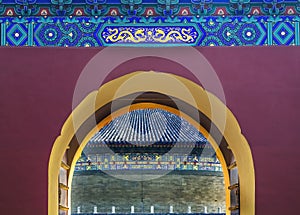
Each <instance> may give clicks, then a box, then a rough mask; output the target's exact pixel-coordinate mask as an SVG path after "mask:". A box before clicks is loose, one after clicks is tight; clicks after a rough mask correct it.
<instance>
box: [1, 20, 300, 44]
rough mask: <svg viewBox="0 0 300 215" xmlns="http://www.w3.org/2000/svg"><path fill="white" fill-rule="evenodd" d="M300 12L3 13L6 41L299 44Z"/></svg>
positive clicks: (13, 42) (39, 42) (32, 42)
mask: <svg viewBox="0 0 300 215" xmlns="http://www.w3.org/2000/svg"><path fill="white" fill-rule="evenodd" d="M299 20H300V17H299V16H285V15H282V16H178V17H173V18H172V17H170V16H168V17H137V16H130V17H112V16H110V17H101V16H88V17H87V16H85V17H83V16H65V17H49V16H42V17H41V16H37V17H35V16H29V17H26V16H20V17H0V25H1V32H0V34H1V46H42V47H71V46H73V47H78V46H82V47H98V46H264V45H285V46H290V45H299V35H300V32H299Z"/></svg>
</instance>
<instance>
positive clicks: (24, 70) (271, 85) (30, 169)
mask: <svg viewBox="0 0 300 215" xmlns="http://www.w3.org/2000/svg"><path fill="white" fill-rule="evenodd" d="M197 49H198V51H199V52H200V53H202V54H203V55H204V56H205V57H206V58H207V60H208V61H209V62H210V64H211V65H212V67H213V68H214V70H215V71H216V73H217V74H218V76H219V79H220V81H221V83H222V86H223V89H224V92H225V96H226V103H227V105H228V107H229V108H230V109H231V110H232V112H233V113H234V115H235V116H236V117H237V119H238V121H239V123H240V126H241V129H242V132H243V133H244V135H245V137H246V138H247V140H248V142H249V144H250V146H251V149H252V153H253V159H254V165H255V175H256V214H257V215H269V214H270V215H281V214H290V215H292V214H293V215H294V214H295V215H296V214H298V211H299V194H300V186H299V182H300V156H299V151H300V141H299V134H300V123H299V122H300V60H299V59H300V47H212V48H210V47H205V48H197ZM169 50H170V52H172V51H177V52H181V48H170V49H169ZM99 51H101V48H92V49H87V48H0V70H1V71H0V98H1V100H0V107H1V108H0V120H1V122H0V131H1V143H0V144H1V148H0V159H1V160H0V161H1V162H0V170H1V177H0V184H1V190H0V214H9V215H32V214H38V215H47V183H48V181H47V171H48V169H47V168H48V159H49V155H50V151H51V148H52V145H53V142H54V140H55V138H56V137H57V136H58V135H59V134H60V129H61V127H62V125H63V123H64V121H65V120H66V118H67V117H68V115H69V114H70V113H71V110H72V97H73V91H74V87H75V84H76V81H77V79H78V77H79V75H80V73H81V71H82V70H83V68H84V67H85V65H86V64H87V62H88V61H89V60H90V59H91V58H92V57H93V56H94V55H95V54H97V53H98V52H99ZM112 57H113V56H112ZM184 57H187V56H184ZM194 60H195V61H197V59H194ZM136 70H156V71H165V72H170V73H175V74H178V75H181V76H184V77H187V78H189V79H191V80H194V81H196V82H197V80H195V77H194V76H193V75H192V74H191V73H190V72H189V71H187V69H186V68H185V67H184V66H182V65H179V64H178V63H176V62H172V61H170V60H166V59H159V58H157V57H141V58H138V59H133V60H130V61H128V62H125V63H123V64H121V65H119V66H117V67H116V68H115V69H114V70H113V71H112V72H111V74H110V75H109V76H108V77H106V79H105V80H106V81H109V80H111V79H113V78H116V77H118V76H120V75H122V74H126V73H128V72H132V71H136ZM200 82H201V80H200ZM212 91H213V90H212ZM84 95H85V94H84V93H83V94H82V97H84Z"/></svg>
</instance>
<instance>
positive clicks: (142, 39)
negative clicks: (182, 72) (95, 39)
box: [102, 26, 198, 44]
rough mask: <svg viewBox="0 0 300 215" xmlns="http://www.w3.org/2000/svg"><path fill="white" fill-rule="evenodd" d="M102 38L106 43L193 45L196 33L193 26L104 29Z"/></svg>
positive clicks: (117, 27)
mask: <svg viewBox="0 0 300 215" xmlns="http://www.w3.org/2000/svg"><path fill="white" fill-rule="evenodd" d="M102 36H103V38H104V40H105V42H106V43H108V44H109V43H111V44H112V43H147V42H152V43H195V42H196V39H197V37H198V32H197V31H196V29H195V28H194V27H193V26H187V27H183V26H182V27H181V26H175V27H173V26H164V27H147V26H143V27H131V26H129V27H119V26H116V27H106V28H105V29H104V30H103V33H102Z"/></svg>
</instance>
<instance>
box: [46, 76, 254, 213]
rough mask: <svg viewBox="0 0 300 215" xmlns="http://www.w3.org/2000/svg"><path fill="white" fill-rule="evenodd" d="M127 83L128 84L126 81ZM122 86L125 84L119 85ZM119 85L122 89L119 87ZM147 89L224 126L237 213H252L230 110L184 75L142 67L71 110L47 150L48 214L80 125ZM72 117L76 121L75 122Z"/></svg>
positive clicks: (243, 149) (241, 143) (242, 146)
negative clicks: (236, 186)
mask: <svg viewBox="0 0 300 215" xmlns="http://www.w3.org/2000/svg"><path fill="white" fill-rule="evenodd" d="M128 83H131V84H129V85H128ZM178 83H180V84H182V85H183V86H184V87H185V88H186V89H187V90H188V91H189V94H190V95H192V96H191V97H189V96H186V92H183V91H182V90H181V88H180V87H179V88H180V90H178V89H177V88H176V86H179V85H178ZM122 86H125V87H123V88H122ZM120 87H121V88H122V90H119V89H120ZM147 91H152V92H158V93H161V94H164V95H168V96H171V97H175V98H178V99H180V100H182V101H184V102H186V103H188V104H189V105H191V106H193V107H194V108H196V109H198V110H199V111H200V112H202V113H203V114H204V115H206V116H207V117H208V118H209V119H210V120H211V121H212V122H213V123H214V124H215V125H216V127H217V128H218V129H219V130H221V131H222V130H223V136H224V137H225V139H226V141H227V143H228V145H229V147H230V149H231V150H232V152H233V154H234V156H235V159H236V163H237V165H238V168H239V183H240V215H254V214H255V174H254V164H253V159H252V154H251V149H250V146H249V145H248V142H247V140H246V139H245V137H244V136H243V135H242V133H241V129H240V127H239V124H238V122H237V120H236V118H235V117H234V115H233V114H232V112H231V111H230V110H229V109H228V108H227V107H226V105H224V104H223V103H222V102H221V101H220V100H219V99H218V98H217V97H215V96H214V95H213V94H211V93H209V92H207V91H206V90H204V89H203V88H202V87H201V86H199V85H197V84H196V83H194V82H192V81H190V80H188V79H186V78H183V77H180V76H176V75H173V74H167V73H157V72H144V71H140V72H134V73H130V74H127V75H124V76H122V77H119V78H116V79H114V80H112V81H110V82H108V83H106V84H104V85H103V86H101V87H100V89H99V90H98V91H93V92H91V93H90V94H89V95H88V96H87V97H86V98H85V99H84V100H83V101H82V102H81V103H80V104H79V105H78V106H77V107H76V108H75V110H74V111H73V112H72V113H71V114H70V116H69V117H68V119H67V120H66V122H65V123H64V125H63V127H62V130H61V135H60V136H59V137H58V138H57V139H56V140H55V142H54V145H53V148H52V151H51V154H50V160H49V169H48V182H49V183H48V215H57V214H58V180H57V178H58V175H59V168H60V165H61V161H62V158H63V155H64V153H65V151H66V150H67V147H68V145H69V143H70V142H71V139H72V137H73V136H74V134H75V133H76V131H77V130H78V128H79V127H80V125H82V124H83V123H84V122H85V121H86V120H87V119H88V118H89V117H90V116H91V115H93V114H94V113H95V111H96V110H98V109H100V108H101V107H103V106H104V105H105V104H107V103H109V102H112V101H113V100H115V99H118V98H121V97H123V96H126V95H131V94H133V93H136V92H147ZM91 107H93V110H91ZM211 107H212V108H214V110H220V111H221V112H222V111H223V110H225V116H226V121H225V124H224V121H223V119H221V118H219V117H217V118H215V116H213V113H212V110H211ZM74 121H76V123H75V124H74ZM208 135H209V134H208ZM209 136H210V135H209ZM209 136H208V138H209Z"/></svg>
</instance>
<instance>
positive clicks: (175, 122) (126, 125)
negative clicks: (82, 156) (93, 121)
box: [89, 109, 207, 144]
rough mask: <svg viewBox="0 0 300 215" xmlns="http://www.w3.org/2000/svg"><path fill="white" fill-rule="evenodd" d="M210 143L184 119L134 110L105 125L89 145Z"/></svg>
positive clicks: (156, 110)
mask: <svg viewBox="0 0 300 215" xmlns="http://www.w3.org/2000/svg"><path fill="white" fill-rule="evenodd" d="M177 142H180V143H186V142H193V143H206V142H207V140H206V138H205V137H204V136H203V135H202V134H201V133H200V132H199V131H198V130H197V129H196V128H195V127H193V126H192V125H191V124H190V123H188V122H187V121H186V120H184V119H183V118H181V117H179V116H177V115H175V114H172V113H170V112H167V111H165V110H161V109H142V110H134V111H131V112H129V113H126V114H124V115H122V116H119V117H117V118H115V119H114V120H113V121H111V122H110V123H109V124H108V125H106V126H104V127H103V128H102V129H101V130H100V131H99V132H98V133H97V134H96V135H94V137H93V138H92V139H91V140H90V142H89V144H100V143H119V144H120V143H132V144H144V143H177Z"/></svg>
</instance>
